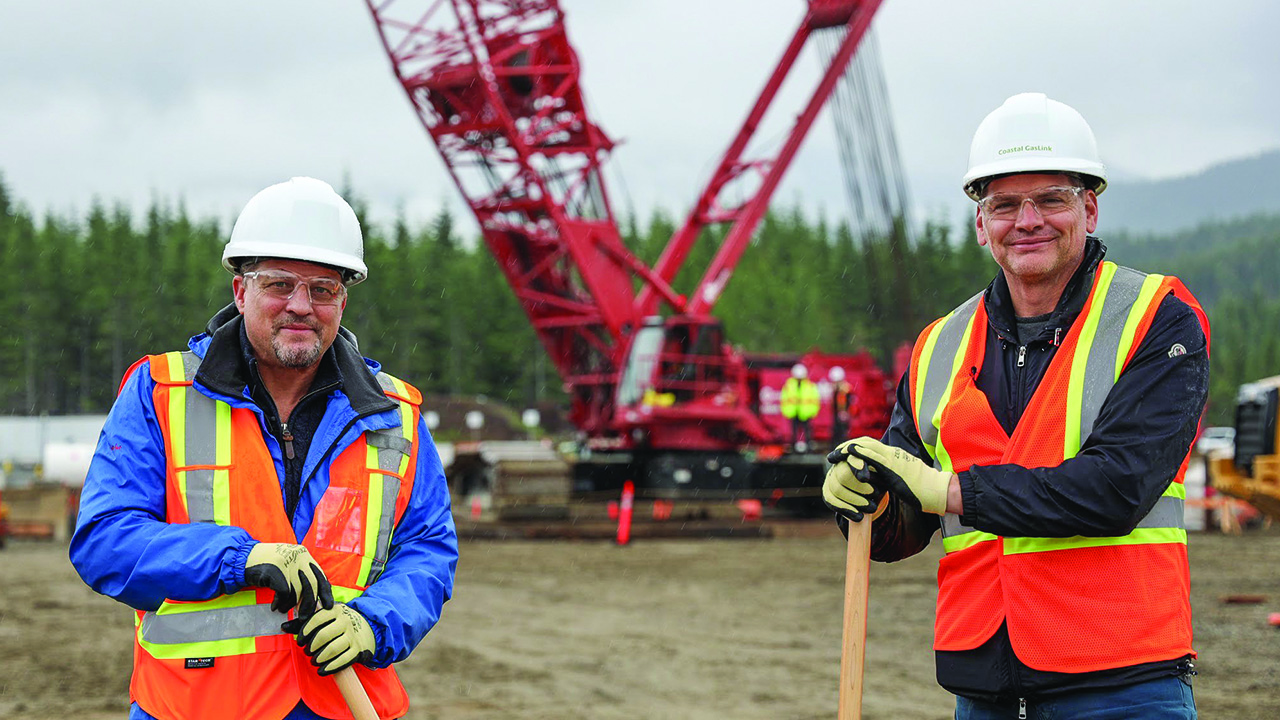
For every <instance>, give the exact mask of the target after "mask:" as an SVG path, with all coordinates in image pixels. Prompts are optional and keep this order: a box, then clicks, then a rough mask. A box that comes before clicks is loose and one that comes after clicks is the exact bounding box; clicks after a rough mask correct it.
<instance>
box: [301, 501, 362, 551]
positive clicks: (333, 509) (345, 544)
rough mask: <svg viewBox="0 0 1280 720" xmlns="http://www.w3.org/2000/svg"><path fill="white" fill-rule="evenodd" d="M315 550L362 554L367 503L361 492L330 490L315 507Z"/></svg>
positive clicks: (313, 522)
mask: <svg viewBox="0 0 1280 720" xmlns="http://www.w3.org/2000/svg"><path fill="white" fill-rule="evenodd" d="M311 527H312V528H314V531H315V534H314V542H315V546H316V547H319V548H325V549H327V550H335V551H337V552H344V553H355V554H360V553H361V552H363V551H364V547H365V532H364V500H363V498H362V497H361V493H360V492H359V491H358V490H355V489H352V488H335V487H330V488H329V489H328V490H326V491H325V493H324V496H323V497H322V498H320V503H319V504H317V505H316V512H315V518H314V519H313V520H312V523H311Z"/></svg>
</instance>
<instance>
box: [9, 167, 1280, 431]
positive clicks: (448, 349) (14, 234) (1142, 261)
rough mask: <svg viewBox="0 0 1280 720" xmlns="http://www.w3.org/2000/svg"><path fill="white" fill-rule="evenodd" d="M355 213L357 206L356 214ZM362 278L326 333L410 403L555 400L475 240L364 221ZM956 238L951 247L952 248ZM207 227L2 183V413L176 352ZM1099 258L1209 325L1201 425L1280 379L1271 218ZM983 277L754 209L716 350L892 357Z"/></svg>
mask: <svg viewBox="0 0 1280 720" xmlns="http://www.w3.org/2000/svg"><path fill="white" fill-rule="evenodd" d="M355 204H356V206H357V207H358V208H360V209H361V211H362V212H363V207H364V205H363V204H362V203H360V202H358V201H357V202H356V203H355ZM676 223H677V221H676V220H675V219H673V217H672V216H671V215H669V214H666V213H663V212H656V213H654V214H653V215H652V216H651V217H650V218H648V220H647V221H644V220H637V219H636V218H628V219H626V220H625V221H624V222H623V223H622V226H623V228H622V229H623V240H624V242H625V243H626V245H627V246H628V247H629V248H631V249H632V250H633V251H634V252H635V253H636V254H637V255H638V256H639V257H640V258H641V259H642V260H644V261H645V262H646V263H649V264H650V265H652V264H653V263H655V262H656V261H657V259H658V257H659V255H660V254H661V252H662V250H663V248H664V247H665V246H666V244H667V242H668V240H669V239H670V238H671V236H672V234H673V233H674V232H675V229H676ZM365 229H366V261H367V262H368V264H369V267H370V276H371V277H372V278H373V279H372V280H371V281H369V282H367V283H363V284H361V285H358V286H356V287H355V288H353V289H352V291H351V297H350V301H349V303H348V306H347V311H346V315H345V317H344V325H346V326H347V327H348V328H349V329H351V330H352V331H353V332H355V333H356V335H357V336H358V337H359V340H360V349H361V351H362V353H363V354H364V355H366V356H367V357H372V358H375V359H377V360H379V361H380V362H382V363H383V365H384V366H385V367H386V368H387V369H388V370H389V371H390V372H392V373H394V374H396V375H400V376H402V377H404V378H406V379H407V380H409V381H411V382H413V383H414V384H416V385H418V386H419V387H420V388H422V389H423V390H424V391H426V392H436V393H469V394H484V395H488V396H491V397H494V398H496V399H499V400H504V401H507V402H510V403H512V404H521V403H532V402H536V401H542V400H555V399H563V398H564V394H563V391H562V389H561V384H560V379H559V378H558V377H557V376H556V373H555V369H554V366H553V365H552V364H551V362H550V361H549V359H548V358H547V356H546V352H545V351H544V350H543V349H542V347H541V345H540V344H539V342H538V340H537V337H536V336H535V334H534V332H533V330H532V329H531V327H530V325H529V323H528V322H527V320H526V318H525V315H524V312H523V311H522V310H521V308H520V305H519V304H518V303H517V302H516V300H515V297H514V295H513V293H512V291H511V289H510V287H509V286H508V285H507V283H506V280H505V278H504V277H503V276H502V273H501V272H500V270H499V268H498V267H497V264H496V263H495V262H494V260H493V258H492V256H491V255H490V254H489V252H488V251H487V249H486V248H485V246H484V244H483V242H479V243H464V242H462V241H461V240H460V239H459V237H458V234H457V229H456V223H455V219H454V218H453V217H452V216H451V215H450V214H449V213H448V212H442V213H441V214H440V215H438V216H437V217H436V218H434V219H433V220H432V221H431V222H430V223H428V224H427V225H426V226H425V227H421V228H414V227H410V226H409V224H408V223H407V221H405V220H404V219H403V218H400V219H398V220H396V221H395V222H394V223H393V224H392V226H391V227H390V228H389V229H384V228H380V227H378V226H376V225H369V224H366V225H365ZM957 234H959V235H961V236H960V237H958V238H957V237H956V235H957ZM722 240H723V231H722V230H719V229H711V230H708V231H706V232H704V233H703V236H702V237H700V238H699V239H698V241H697V242H696V243H695V244H694V245H693V248H692V249H691V251H690V254H689V258H688V261H687V262H686V263H685V269H684V271H683V272H682V273H681V275H680V276H678V277H677V278H676V280H675V283H674V285H675V288H676V290H677V292H681V293H686V294H687V293H690V292H692V290H693V288H694V287H695V286H696V284H697V282H698V281H699V280H700V279H701V277H702V274H703V272H704V271H705V269H706V267H707V266H708V265H709V263H710V262H711V260H712V258H713V257H714V256H715V254H716V252H717V251H718V250H719V249H720V244H721V242H722ZM224 242H225V228H221V227H219V225H218V223H216V222H210V221H198V220H192V219H191V218H189V217H188V216H187V212H186V210H185V208H183V207H182V206H181V205H178V206H177V208H176V209H174V208H171V207H169V206H167V205H164V204H160V203H158V204H156V205H154V206H153V207H151V208H150V209H149V210H148V211H147V212H146V214H145V216H144V217H143V218H141V219H140V220H139V221H138V222H136V223H135V222H134V218H132V217H131V216H130V213H129V211H128V210H127V209H125V208H123V207H121V206H107V205H104V204H102V203H97V204H95V205H94V206H93V207H92V208H91V209H90V210H89V212H88V214H87V215H86V217H85V218H83V220H81V219H72V218H65V217H57V216H49V217H46V218H44V219H43V220H41V221H37V220H36V219H34V218H33V217H32V216H31V213H30V212H29V211H28V210H27V209H25V208H24V207H23V206H22V204H21V203H20V202H17V201H15V200H14V198H13V196H12V195H11V194H10V193H9V191H8V189H7V188H6V187H5V185H4V183H3V181H2V180H0V262H2V263H3V267H5V268H6V269H8V270H9V271H10V272H9V274H10V277H11V278H14V279H15V280H16V281H15V282H11V283H10V284H9V285H7V286H6V288H5V290H4V291H2V292H0V317H3V318H5V327H4V329H5V332H3V333H0V363H2V364H3V367H5V368H6V372H5V373H3V374H0V412H3V413H11V414H39V413H51V414H66V413H86V412H105V411H106V410H107V409H108V408H109V407H110V404H111V401H112V398H113V397H114V395H115V390H116V386H117V383H118V382H119V380H120V378H121V376H122V375H123V373H124V372H125V370H126V369H127V368H128V367H129V365H130V364H131V363H133V362H134V361H135V360H136V359H138V358H139V357H141V356H142V355H144V354H146V353H152V352H163V351H165V350H171V349H179V348H182V347H185V345H186V341H187V339H188V338H189V337H190V336H192V335H195V334H197V333H199V332H201V331H202V330H203V329H204V326H205V323H206V322H207V320H208V319H209V318H210V317H211V316H212V315H213V314H214V313H215V312H217V310H218V309H219V308H221V307H222V306H224V305H225V304H226V303H228V302H230V300H231V292H230V286H231V280H230V276H229V275H228V274H227V273H226V272H225V271H224V270H223V269H222V268H221V266H220V257H221V251H222V246H223V244H224ZM1108 244H1109V245H1110V246H1111V248H1112V250H1111V253H1110V257H1111V258H1112V259H1114V260H1116V261H1118V262H1121V263H1124V264H1128V265H1132V266H1134V267H1138V268H1140V269H1142V270H1147V271H1154V272H1166V273H1172V274H1176V275H1178V276H1179V277H1181V278H1182V279H1183V280H1184V282H1186V284H1187V285H1188V287H1190V288H1191V290H1192V292H1194V293H1195V294H1196V295H1197V297H1199V298H1200V300H1201V301H1202V302H1203V303H1204V304H1205V307H1206V310H1207V312H1208V314H1209V317H1210V321H1211V324H1212V327H1213V346H1212V349H1213V360H1212V366H1213V375H1212V380H1211V382H1212V402H1211V406H1210V416H1209V417H1210V421H1211V422H1215V423H1229V422H1231V412H1232V411H1231V408H1232V405H1233V403H1234V398H1235V391H1236V387H1237V386H1238V385H1239V384H1240V383H1242V382H1246V381H1250V380H1255V379H1258V378H1261V377H1266V376H1269V375H1275V374H1278V373H1280V335H1278V334H1277V333H1276V332H1275V328H1277V327H1280V290H1278V289H1277V287H1280V285H1278V284H1277V283H1276V282H1274V278H1275V277H1276V276H1277V273H1280V217H1275V216H1270V217H1268V216H1258V217H1253V218H1248V219H1245V220H1239V221H1235V222H1231V223H1219V224H1212V225H1206V226H1202V227H1201V228H1197V229H1196V230H1195V231H1194V232H1187V233H1180V234H1176V235H1171V236H1161V237H1129V236H1119V237H1116V238H1113V239H1109V240H1108ZM995 273H996V266H995V264H994V263H993V262H992V260H991V257H990V254H989V253H988V252H987V251H986V249H984V248H982V247H980V246H978V244H977V241H976V237H975V235H974V230H973V228H972V227H967V228H966V229H965V230H964V232H963V233H956V232H955V231H954V230H953V229H952V228H950V227H947V226H946V225H943V224H938V223H929V224H927V225H926V227H925V228H924V229H923V231H922V232H921V233H920V234H919V235H918V237H916V238H915V239H914V240H913V241H910V242H909V241H908V240H907V238H906V236H905V234H904V233H903V232H902V231H901V230H900V229H899V231H897V232H895V233H893V234H891V235H890V236H889V237H859V236H858V235H857V234H856V233H855V232H854V231H853V230H852V229H851V228H850V227H849V226H848V225H846V224H844V223H841V224H838V225H835V226H831V225H830V224H828V223H827V222H826V221H825V220H819V221H817V222H814V221H811V220H809V219H807V218H806V217H804V215H803V214H802V213H800V212H799V211H798V210H796V209H791V210H785V211H775V212H770V213H769V214H768V215H766V217H765V219H764V220H763V221H762V223H761V225H760V227H759V229H758V230H757V232H756V234H755V236H754V237H753V238H752V240H751V241H750V247H748V249H747V250H746V252H744V253H743V255H742V257H741V260H740V261H739V263H738V266H737V268H736V271H735V274H734V276H733V279H732V281H731V282H730V283H729V284H728V285H727V287H726V288H725V290H724V293H723V296H722V297H721V299H720V301H719V302H718V303H717V305H716V308H715V312H716V314H717V315H718V316H719V317H721V318H722V319H723V320H724V323H725V328H726V333H727V337H728V338H729V340H730V341H731V342H733V343H734V344H736V345H739V346H741V347H743V348H745V349H748V350H750V351H753V352H803V351H805V350H808V349H810V348H813V347H820V348H822V349H823V350H825V351H828V352H853V351H857V350H860V349H867V350H870V351H871V352H872V353H873V354H874V355H876V356H877V357H878V358H879V359H880V361H881V363H882V364H883V365H884V366H885V367H888V366H889V364H890V362H891V358H892V354H893V352H894V350H895V349H896V348H897V347H899V346H900V345H902V344H903V343H910V342H912V341H914V339H915V337H916V335H917V334H918V333H919V331H920V330H921V328H922V327H923V326H924V325H925V324H926V323H928V322H929V321H930V320H932V319H934V318H936V317H939V316H940V315H942V314H944V313H946V312H947V311H948V310H950V309H951V308H953V307H955V306H956V305H958V304H959V303H961V302H963V301H964V299H965V298H967V297H969V296H970V295H972V294H973V293H975V292H977V291H979V290H980V289H981V288H982V287H983V286H984V285H985V284H986V283H987V282H988V281H989V280H990V278H991V277H993V276H994V275H995Z"/></svg>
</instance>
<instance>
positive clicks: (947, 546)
mask: <svg viewBox="0 0 1280 720" xmlns="http://www.w3.org/2000/svg"><path fill="white" fill-rule="evenodd" d="M999 539H1000V536H998V535H992V534H991V533H988V532H982V531H981V530H973V531H971V532H967V533H960V534H959V535H952V536H951V537H944V538H942V549H943V550H946V551H947V552H949V553H950V552H956V551H959V550H965V549H967V548H971V547H973V546H974V545H977V544H978V543H984V542H990V541H992V540H999Z"/></svg>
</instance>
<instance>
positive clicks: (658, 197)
mask: <svg viewBox="0 0 1280 720" xmlns="http://www.w3.org/2000/svg"><path fill="white" fill-rule="evenodd" d="M407 1H408V0H401V2H407ZM561 3H562V7H564V9H565V11H566V13H567V17H568V20H567V22H568V28H569V33H570V39H571V41H572V42H573V43H574V45H575V46H576V47H577V49H578V53H579V57H580V60H581V62H582V65H583V84H584V86H585V88H586V91H587V93H588V100H589V102H590V104H591V112H592V114H593V116H594V118H595V120H596V122H597V123H598V124H600V125H601V126H602V127H603V128H604V129H605V131H606V132H608V133H609V134H610V135H611V136H613V137H614V138H615V139H616V140H620V141H622V145H621V146H620V147H619V148H618V150H617V151H616V152H615V154H614V157H613V160H612V163H611V165H612V167H611V175H610V176H609V179H610V180H611V187H610V192H611V194H612V196H613V201H614V205H615V208H617V209H621V210H625V209H627V208H628V207H633V208H635V209H636V210H637V211H639V212H641V213H647V212H648V211H649V210H650V209H651V208H653V207H655V206H661V207H665V208H667V209H669V210H671V211H672V212H674V213H677V214H683V212H684V211H685V210H686V209H687V207H688V205H689V204H690V203H691V202H692V201H693V200H694V199H695V198H696V196H697V194H698V191H699V190H700V188H701V186H702V184H703V183H704V182H705V181H706V179H707V175H708V174H709V173H710V171H711V169H712V165H713V163H714V162H715V160H716V159H718V157H719V155H720V154H721V153H722V152H723V150H724V148H725V146H726V144H727V143H728V141H729V139H730V138H731V135H732V133H733V132H734V131H735V130H736V128H737V126H738V124H739V123H740V122H741V120H742V118H743V116H744V115H745V113H746V110H747V108H748V107H749V105H750V103H751V102H752V101H753V100H754V98H755V95H756V93H757V92H758V91H759V89H760V87H761V85H762V84H763V81H764V79H765V77H766V75H767V73H768V72H769V71H770V70H771V69H772V67H773V65H774V63H775V62H776V60H777V57H778V55H779V54H780V52H781V50H782V47H783V45H784V44H785V42H786V41H787V40H788V39H789V38H790V35H791V33H792V31H793V30H794V28H795V26H796V25H797V23H798V21H799V17H800V13H801V8H802V3H801V2H800V0H774V1H771V2H765V1H764V0H755V1H752V2H744V1H743V0H649V1H647V2H639V1H626V0H561ZM875 29H876V32H877V33H878V36H879V41H880V47H881V50H882V55H883V63H884V67H885V72H886V76H887V83H888V88H889V95H890V99H891V102H892V105H893V110H894V116H895V125H896V128H897V133H898V141H899V145H900V147H901V151H902V156H903V163H904V165H905V168H906V173H907V179H908V183H909V186H910V190H911V192H912V193H913V196H914V197H915V199H916V205H917V208H916V211H917V214H918V215H929V216H938V215H942V216H946V217H948V219H959V217H961V214H962V213H963V212H966V209H965V204H964V203H965V200H964V197H963V195H962V193H961V192H960V190H959V178H960V176H961V175H962V174H963V172H964V170H965V163H966V162H967V157H968V146H969V140H970V138H971V136H972V133H973V130H974V128H975V127H976V126H977V124H978V122H979V121H980V120H981V119H982V117H983V116H984V115H985V114H986V113H987V112H989V111H990V110H992V109H994V108H995V107H996V106H998V105H999V104H1000V103H1001V102H1002V101H1003V100H1004V98H1005V97H1007V96H1009V95H1011V94H1014V93H1017V92H1024V91H1030V90H1038V91H1043V92H1046V93H1048V94H1049V96H1050V97H1052V98H1054V99H1057V100H1061V101H1064V102H1066V103H1068V104H1070V105H1073V106H1074V107H1075V108H1076V109H1078V110H1080V111H1081V112H1082V113H1083V114H1084V116H1085V117H1086V118H1087V119H1088V120H1089V122H1090V123H1091V125H1092V126H1093V129H1094V132H1095V134H1096V135H1097V137H1098V142H1099V146H1100V148H1101V152H1102V154H1103V160H1104V161H1105V162H1106V163H1107V165H1108V167H1109V168H1110V170H1111V172H1112V174H1113V177H1128V178H1152V179H1154V178H1163V177H1170V176H1176V175H1182V174H1187V173H1191V172H1195V171H1198V170H1200V169H1203V168H1204V167H1206V166H1208V165H1211V164H1213V163H1216V162H1221V161H1223V160H1229V159H1234V158H1239V157H1245V156H1250V155H1253V154H1256V153H1258V152H1261V151H1264V150H1268V149H1272V148H1276V147H1280V93H1277V92H1276V87H1277V84H1276V83H1277V78H1278V77H1280V51H1277V49H1276V44H1275V34H1276V32H1277V31H1280V3H1277V2H1275V1H1274V0H1219V1H1218V2H1214V3H1205V2H1192V1H1191V0H1166V1H1159V2H1158V1H1155V0H1151V1H1142V0H1131V1H1127V2H1116V1H1115V0H1077V1H1076V2H1070V3H1067V2H1045V1H1035V2H1032V1H1028V0H1018V1H1011V0H1000V1H991V0H984V1H982V2H977V1H972V2H970V1H961V0H885V2H884V4H883V6H882V7H881V10H880V13H879V15H878V16H877V20H876V22H875ZM810 49H811V50H812V48H810ZM0 58H2V59H3V65H2V66H0V173H3V176H4V179H5V182H6V183H7V184H8V186H9V188H10V191H11V192H12V193H13V194H14V195H16V196H17V197H18V198H19V199H20V200H22V201H23V202H24V203H26V204H27V206H28V207H30V208H31V209H32V210H34V211H36V212H37V213H41V214H43V213H45V212H48V211H51V212H54V213H58V214H67V213H72V214H75V215H77V216H80V215H82V214H83V213H84V212H85V210H87V208H88V207H89V205H90V203H91V202H92V199H93V198H94V197H97V198H101V199H103V200H104V201H106V202H117V201H121V202H125V203H128V204H129V205H131V206H133V207H134V208H139V209H140V208H144V207H146V205H147V204H149V203H150V202H151V200H152V199H153V198H159V199H161V200H165V201H169V202H177V201H178V200H182V201H183V202H185V203H186V206H187V207H188V209H189V210H190V211H191V213H192V214H194V215H196V216H198V217H216V218H218V219H220V220H222V221H223V222H224V223H229V222H230V220H231V219H233V218H234V216H235V214H236V213H237V212H238V210H239V208H240V207H241V206H242V205H243V204H244V202H245V201H246V200H247V199H248V198H249V197H250V196H251V195H252V194H253V193H254V192H256V191H257V190H258V189H260V188H262V187H264V186H265V185H268V184H271V183H273V182H277V181H280V180H283V179H286V178H288V177H289V176H291V175H312V176H315V177H320V178H323V179H326V180H329V181H330V182H332V183H333V184H335V185H339V184H340V183H341V182H342V178H343V177H344V175H347V176H349V177H350V178H351V181H352V184H353V185H354V187H355V188H356V190H357V191H358V192H359V193H360V194H361V195H362V196H363V197H364V198H365V199H366V200H367V201H368V202H369V204H370V208H371V211H372V213H373V218H374V220H376V221H379V222H388V221H390V220H391V219H392V218H394V216H395V214H396V213H397V212H398V211H399V210H401V209H402V210H403V212H404V213H405V214H406V215H407V216H408V217H409V218H410V219H411V220H412V221H415V222H416V221H419V220H421V219H422V218H425V217H428V216H430V215H431V214H433V213H434V212H436V211H437V210H438V209H439V208H440V207H441V205H442V204H444V203H450V204H452V205H453V206H454V207H455V208H457V209H458V210H459V211H460V212H461V211H462V205H461V203H460V201H459V200H458V193H457V191H456V190H455V189H454V187H453V186H452V184H451V182H450V180H449V178H448V175H447V174H446V173H445V171H444V167H443V164H442V163H441V161H440V159H439V157H438V155H437V154H436V151H435V149H434V147H433V146H432V144H431V142H430V140H429V138H428V137H427V136H426V134H425V133H424V131H423V130H422V128H421V126H420V125H419V124H418V121H417V117H416V115H415V114H414V113H413V111H412V109H411V107H410V105H409V102H408V100H407V98H406V97H405V96H404V93H403V91H402V90H401V89H400V87H399V86H398V85H397V84H396V82H395V80H394V77H393V75H392V72H391V68H390V63H389V61H388V59H387V57H386V56H385V54H384V53H383V51H382V48H381V45H380V43H379V41H378V37H377V33H376V31H375V29H374V27H373V23H372V20H371V19H370V17H369V14H368V11H367V9H366V7H365V4H364V3H363V2H361V0H310V1H304V0H253V1H249V0H221V1H220V2H210V3H188V2H171V1H169V0H117V1H116V2H111V3H104V2H99V1H90V0H45V1H43V2H5V3H2V4H0ZM816 67H817V66H816V62H815V63H810V64H809V65H808V66H807V67H806V69H807V72H806V73H803V74H802V76H801V78H800V81H801V82H803V83H804V84H806V86H807V84H808V83H811V82H812V81H813V79H814V78H815V77H816ZM794 86H795V83H793V87H791V88H789V90H794V91H793V92H789V93H788V95H789V97H790V100H791V102H790V103H789V104H787V106H786V108H785V110H784V112H783V113H781V115H780V116H779V115H777V114H775V115H773V116H771V120H773V121H775V122H773V123H772V124H771V125H770V126H767V127H766V131H765V132H764V133H763V135H764V137H770V136H771V135H777V134H779V133H781V129H782V127H783V121H785V120H787V119H788V118H789V116H791V115H794V113H795V112H797V111H798V110H799V107H800V104H801V102H802V100H803V98H804V95H805V93H804V92H800V91H799V90H800V88H797V87H794ZM805 90H807V87H806V88H805ZM835 147H836V145H835V133H834V131H833V129H832V127H831V121H830V119H829V118H823V119H822V120H821V121H820V122H819V124H818V125H816V126H815V128H814V130H813V131H812V132H811V133H810V136H809V139H808V141H807V142H806V144H805V146H804V148H803V150H802V152H801V155H800V156H799V157H798V158H797V160H796V162H795V164H794V165H793V166H792V169H791V172H790V173H789V174H788V176H787V180H786V181H785V182H784V184H783V186H782V187H781V188H780V189H779V191H778V194H777V195H776V196H775V199H776V200H777V201H781V202H784V203H790V202H795V201H797V200H798V199H803V200H804V202H805V204H806V206H807V207H808V208H809V209H810V210H811V211H815V212H816V211H818V210H819V209H821V210H822V211H824V212H826V213H827V214H828V215H829V216H841V215H844V214H845V213H846V208H845V201H844V198H843V195H842V191H841V190H840V186H839V183H840V169H839V163H838V160H837V155H836V153H835ZM1102 212H1103V213H1104V214H1105V197H1104V199H1103V210H1102Z"/></svg>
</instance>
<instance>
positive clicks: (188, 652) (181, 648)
mask: <svg viewBox="0 0 1280 720" xmlns="http://www.w3.org/2000/svg"><path fill="white" fill-rule="evenodd" d="M255 604H257V595H256V594H255V592H254V591H252V590H244V591H241V592H238V593H234V594H232V595H222V596H219V597H216V598H214V599H212V600H208V601H206V602H199V603H171V602H169V601H167V600H166V601H165V602H163V603H161V604H160V608H159V609H158V610H156V611H155V612H156V614H157V615H181V614H185V613H197V612H201V611H203V610H216V609H220V608H233V607H246V606H249V605H255ZM134 617H135V618H137V615H136V614H135V615H134ZM134 625H135V627H136V630H135V632H136V634H137V637H138V644H139V645H141V646H142V648H143V649H144V650H146V651H147V653H148V654H149V655H151V656H152V657H154V658H159V659H161V660H174V659H179V658H189V657H226V656H228V655H249V654H251V653H254V652H257V649H258V648H257V643H256V641H255V639H254V638H251V637H247V638H232V639H230V640H209V641H204V642H190V643H173V644H166V643H153V642H148V641H146V640H144V639H143V638H142V623H141V621H139V620H135V621H134Z"/></svg>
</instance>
